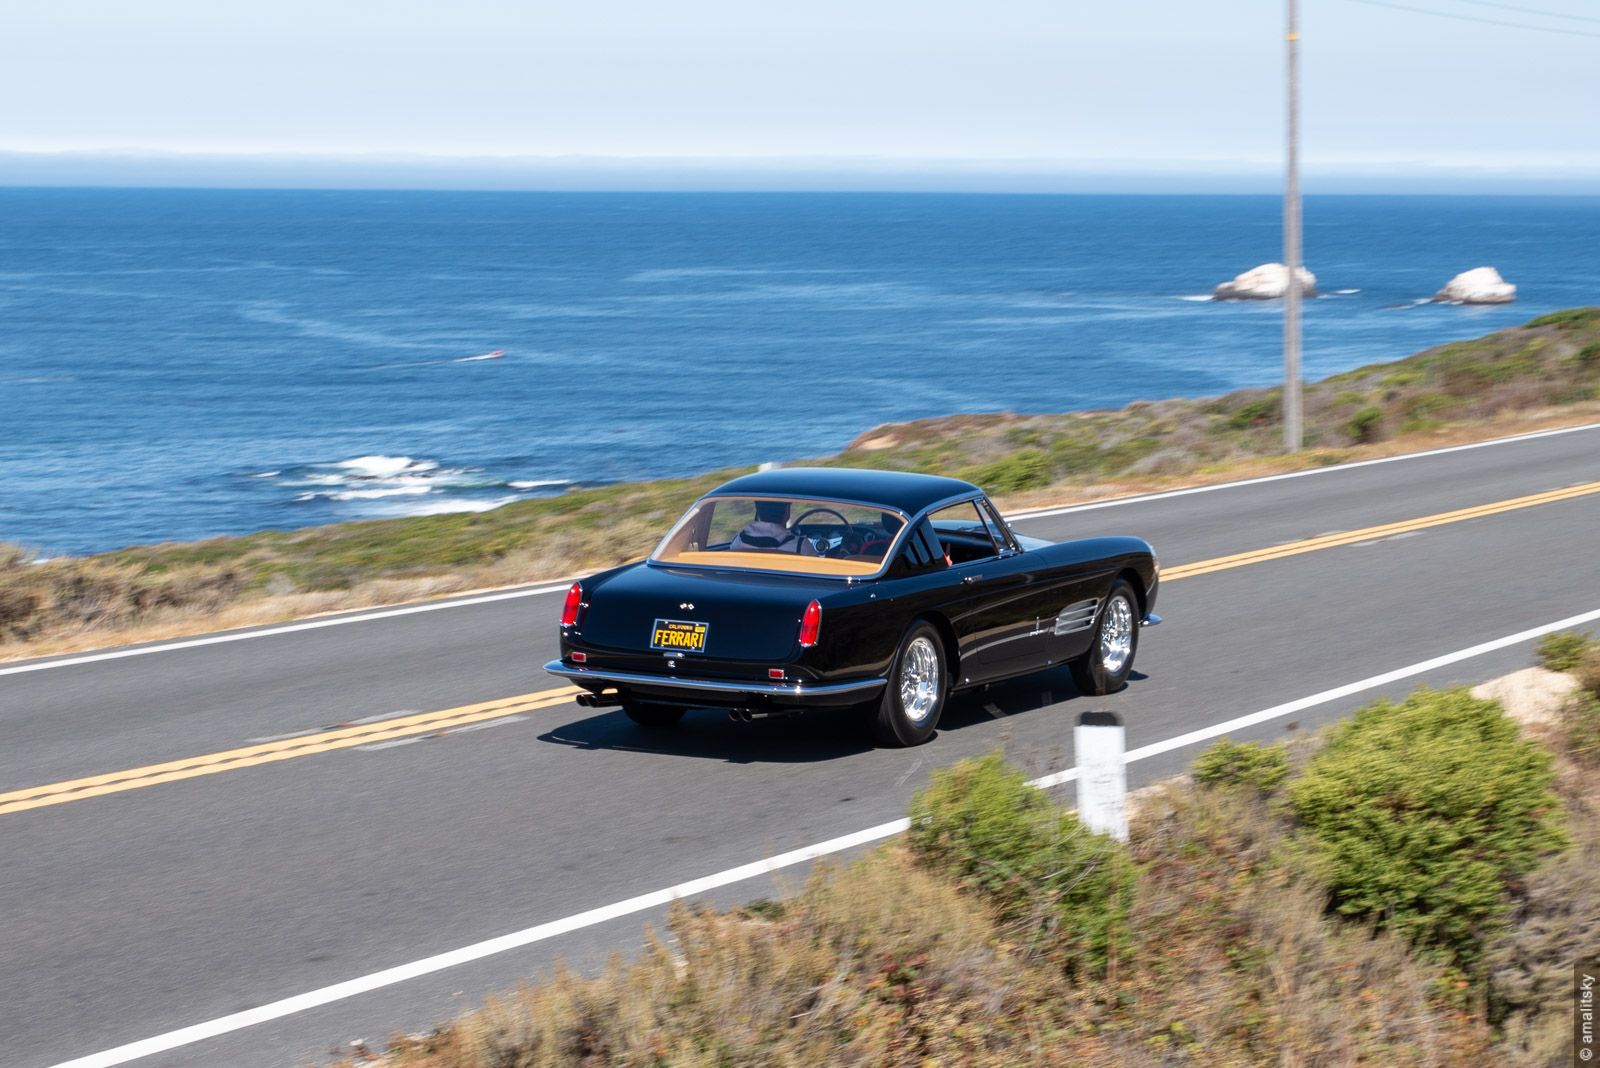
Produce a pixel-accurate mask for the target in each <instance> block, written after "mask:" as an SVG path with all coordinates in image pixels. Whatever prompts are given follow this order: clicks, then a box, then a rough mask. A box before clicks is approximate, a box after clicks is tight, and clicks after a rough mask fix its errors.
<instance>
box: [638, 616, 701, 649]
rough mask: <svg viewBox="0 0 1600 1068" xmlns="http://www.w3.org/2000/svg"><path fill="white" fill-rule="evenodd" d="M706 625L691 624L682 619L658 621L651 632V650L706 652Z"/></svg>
mask: <svg viewBox="0 0 1600 1068" xmlns="http://www.w3.org/2000/svg"><path fill="white" fill-rule="evenodd" d="M706 630H707V627H706V625H705V624H704V623H690V622H687V621H685V620H682V619H658V620H656V624H655V626H654V627H653V628H652V629H651V631H650V648H652V649H670V650H672V651H674V652H679V653H703V652H705V651H706Z"/></svg>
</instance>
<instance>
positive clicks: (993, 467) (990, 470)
mask: <svg viewBox="0 0 1600 1068" xmlns="http://www.w3.org/2000/svg"><path fill="white" fill-rule="evenodd" d="M961 474H962V477H963V478H965V479H966V480H967V481H968V482H975V483H977V484H978V485H980V486H982V487H983V488H984V489H986V490H988V491H989V492H990V493H1016V492H1018V491H1019V490H1025V489H1038V488H1039V487H1041V486H1048V485H1049V484H1050V464H1049V462H1048V461H1046V460H1045V456H1044V453H1042V452H1040V451H1039V450H1038V449H1022V450H1020V451H1018V452H1014V453H1012V454H1011V455H1010V456H1007V457H1005V458H1003V459H1000V460H996V461H995V462H994V463H989V464H980V465H979V466H977V467H969V468H967V469H966V470H964V471H963V472H962V473H961Z"/></svg>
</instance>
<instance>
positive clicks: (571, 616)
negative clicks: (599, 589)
mask: <svg viewBox="0 0 1600 1068" xmlns="http://www.w3.org/2000/svg"><path fill="white" fill-rule="evenodd" d="M582 605H583V587H582V586H581V585H579V584H578V583H576V582H574V583H573V584H572V585H571V586H569V587H568V588H567V603H566V604H564V605H562V606H561V625H562V626H563V627H571V626H575V625H576V624H577V622H578V609H579V608H580V607H582Z"/></svg>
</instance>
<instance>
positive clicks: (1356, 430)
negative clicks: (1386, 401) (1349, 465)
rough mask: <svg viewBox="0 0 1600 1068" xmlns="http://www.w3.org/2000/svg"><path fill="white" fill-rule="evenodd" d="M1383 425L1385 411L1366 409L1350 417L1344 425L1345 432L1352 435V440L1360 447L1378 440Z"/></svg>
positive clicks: (1372, 408)
mask: <svg viewBox="0 0 1600 1068" xmlns="http://www.w3.org/2000/svg"><path fill="white" fill-rule="evenodd" d="M1382 425H1383V409H1381V408H1374V407H1371V406H1369V407H1366V408H1363V409H1361V410H1360V411H1359V412H1357V413H1356V414H1354V415H1352V416H1351V417H1350V421H1349V422H1348V423H1346V424H1345V425H1344V428H1345V432H1346V433H1348V434H1349V435H1350V440H1351V441H1354V442H1356V443H1357V444H1358V445H1366V444H1369V443H1371V442H1374V441H1377V440H1378V431H1379V429H1380V428H1381V427H1382Z"/></svg>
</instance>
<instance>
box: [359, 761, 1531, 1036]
mask: <svg viewBox="0 0 1600 1068" xmlns="http://www.w3.org/2000/svg"><path fill="white" fill-rule="evenodd" d="M1286 830H1287V828H1286V825H1285V824H1284V823H1283V821H1282V819H1281V818H1280V817H1279V816H1278V815H1276V814H1275V813H1274V812H1273V810H1272V808H1271V806H1270V805H1269V803H1268V802H1267V801H1266V800H1264V799H1263V798H1262V797H1261V796H1260V795H1258V794H1254V793H1250V792H1245V791H1233V790H1222V791H1214V790H1206V789H1201V788H1198V787H1196V786H1193V785H1191V784H1188V783H1182V782H1176V783H1169V784H1166V785H1165V786H1163V787H1161V788H1160V789H1159V790H1158V791H1156V792H1155V794H1154V795H1153V796H1150V797H1148V798H1147V799H1146V801H1145V803H1144V804H1143V805H1142V806H1141V815H1140V817H1139V818H1138V820H1136V822H1135V826H1134V837H1133V842H1132V848H1133V852H1134V856H1135V859H1136V863H1137V881H1136V884H1135V888H1134V897H1133V911H1132V914H1131V916H1130V918H1129V929H1130V932H1131V941H1130V943H1129V946H1128V948H1127V950H1126V952H1125V953H1124V954H1123V955H1122V956H1121V957H1120V958H1119V960H1118V961H1117V963H1116V966H1115V967H1114V968H1113V969H1112V971H1111V973H1110V974H1108V975H1106V976H1104V977H1098V976H1097V977H1093V978H1088V977H1079V978H1069V976H1068V973H1067V972H1065V971H1063V970H1062V969H1061V968H1060V967H1058V966H1056V965H1055V964H1054V963H1053V962H1052V960H1051V958H1049V957H1048V955H1046V954H1044V953H1041V952H1038V951H1035V950H1030V949H1029V948H1028V947H1029V945H1030V942H1031V940H1030V938H1029V937H1028V932H1026V931H1022V930H1020V929H1018V928H1017V926H1016V925H1015V924H1014V923H1011V924H1008V923H1006V922H1004V921H1002V920H1001V919H1000V918H999V916H998V914H997V913H995V912H994V911H992V910H991V909H990V908H989V907H988V906H987V905H986V904H985V902H984V900H983V899H982V898H981V897H980V896H979V895H977V894H975V893H971V892H964V891H963V890H959V889H957V883H956V881H955V880H953V879H950V878H948V877H942V876H940V875H937V874H935V873H932V872H929V871H927V870H925V869H924V868H922V867H919V866H918V865H917V864H916V863H915V862H914V861H913V860H912V859H911V858H910V856H909V855H908V853H907V851H906V850H905V849H904V848H903V847H901V846H898V845H896V846H890V847H886V848H884V849H881V850H879V851H877V852H876V853H873V854H871V855H869V856H868V857H866V858H865V859H863V860H861V861H859V862H857V863H855V864H853V865H851V866H849V867H845V868H835V869H828V870H825V871H822V872H820V873H818V874H816V875H814V876H813V877H812V879H811V880H810V882H809V883H808V885H807V886H806V888H805V889H804V890H803V891H802V892H801V893H800V894H798V895H796V896H795V897H794V898H792V899H791V900H789V901H787V902H785V903H782V904H771V903H768V904H766V905H764V906H761V907H757V908H751V909H745V910H739V911H734V912H726V913H718V912H713V911H699V910H690V909H685V908H679V909H677V910H676V911H675V912H674V914H673V916H672V919H671V935H670V937H669V938H666V939H658V938H654V937H652V939H651V941H650V943H649V946H648V948H647V949H646V951H645V952H644V954H643V955H642V956H641V957H640V958H639V959H638V960H637V961H635V962H633V963H624V962H623V961H621V960H620V959H614V960H613V962H612V964H611V966H610V967H609V968H608V969H607V970H606V972H605V973H604V974H602V975H600V976H597V977H592V978H583V977H578V976H574V975H571V974H569V973H566V972H565V971H559V970H558V971H557V973H556V974H555V975H554V976H552V977H550V978H548V979H546V980H544V981H542V982H538V983H533V984H528V985H525V986H523V987H522V988H520V989H519V990H517V991H516V992H515V993H513V994H511V995H509V996H507V997H504V998H500V999H497V1000H494V1001H492V1002H490V1003H489V1004H488V1005H486V1006H485V1007H484V1008H483V1009H481V1010H479V1011H476V1012H472V1013H469V1014H467V1015H465V1016H463V1017H461V1018H460V1019H458V1020H456V1021H454V1022H452V1023H450V1024H448V1025H446V1026H444V1027H442V1028H440V1029H439V1030H438V1031H437V1032H435V1033H433V1034H431V1035H427V1036H421V1037H411V1038H398V1039H397V1040H396V1041H395V1043H394V1046H393V1048H392V1049H391V1050H390V1051H389V1053H388V1054H386V1055H385V1056H384V1060H385V1063H386V1064H389V1065H392V1066H394V1068H402V1066H404V1068H512V1066H516V1068H544V1066H549V1068H556V1066H562V1068H579V1066H585V1068H587V1066H599V1065H651V1066H672V1068H677V1066H725V1065H750V1066H755V1065H772V1066H784V1068H790V1066H793V1068H800V1066H806V1068H810V1066H813V1065H823V1064H826V1065H861V1066H867V1065H871V1066H889V1065H919V1066H921V1065H931V1064H937V1065H946V1066H958V1065H959V1066H994V1068H1001V1066H1004V1068H1010V1066H1015V1065H1025V1064H1041V1065H1043V1064H1063V1065H1065V1064H1072V1065H1084V1066H1105V1068H1111V1066H1126V1068H1156V1066H1159V1065H1172V1064H1187V1065H1207V1066H1212V1065H1214V1066H1219V1068H1220V1066H1224V1065H1227V1066H1233V1065H1241V1066H1242V1065H1260V1066H1268V1065H1285V1064H1288V1065H1296V1066H1301V1068H1354V1066H1358V1065H1371V1066H1413V1065H1414V1066H1433V1065H1441V1066H1442V1065H1480V1064H1484V1063H1499V1062H1498V1061H1497V1060H1496V1057H1495V1055H1494V1051H1493V1047H1492V1037H1493V1036H1492V1035H1491V1033H1490V1031H1489V1029H1488V1028H1487V1027H1486V1026H1485V1025H1484V1023H1483V1022H1482V1021H1481V1019H1480V1018H1479V1017H1478V1016H1477V1015H1475V1014H1474V1013H1473V1012H1472V1011H1470V1010H1469V1009H1467V1008H1463V1007H1452V1006H1451V1005H1450V1004H1449V1000H1448V999H1447V998H1441V997H1440V996H1439V991H1440V989H1441V986H1442V984H1443V982H1444V979H1445V973H1444V972H1443V971H1442V970H1441V969H1439V968H1437V967H1434V966H1431V965H1429V964H1427V963H1426V962H1423V961H1420V960H1418V959H1417V958H1416V957H1415V956H1413V955H1412V954H1411V953H1409V952H1408V950H1407V948H1406V946H1405V944H1404V943H1403V942H1401V941H1399V940H1398V939H1396V938H1393V937H1391V936H1387V935H1378V936H1373V935H1371V934H1370V933H1369V932H1368V931H1366V930H1364V929H1362V928H1360V927H1356V926H1352V925H1348V924H1344V923H1342V922H1340V921H1338V920H1335V919H1331V918H1329V917H1328V916H1327V915H1326V913H1325V910H1324V903H1325V891H1323V890H1322V889H1321V888H1320V887H1318V886H1317V885H1316V884H1315V883H1314V882H1311V881H1308V880H1307V879H1306V878H1305V877H1304V876H1302V875H1300V874H1298V873H1297V872H1296V871H1295V870H1294V868H1293V866H1292V865H1290V864H1286V863H1285V862H1284V860H1283V852H1284V836H1285V834H1286ZM357 1063H359V1062H357V1061H349V1062H345V1064H346V1066H347V1068H354V1065H355V1064H357Z"/></svg>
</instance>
